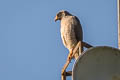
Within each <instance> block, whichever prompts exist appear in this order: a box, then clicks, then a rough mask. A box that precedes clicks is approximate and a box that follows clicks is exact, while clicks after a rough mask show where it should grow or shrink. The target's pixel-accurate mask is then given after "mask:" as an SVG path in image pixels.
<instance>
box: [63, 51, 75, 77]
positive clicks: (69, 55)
mask: <svg viewBox="0 0 120 80" xmlns="http://www.w3.org/2000/svg"><path fill="white" fill-rule="evenodd" d="M72 55H73V49H72V50H71V51H70V52H69V54H68V57H67V61H66V63H65V65H64V67H63V69H62V72H61V74H62V75H64V74H65V70H66V68H67V67H68V65H69V63H70V61H71V59H72V57H73V56H72Z"/></svg>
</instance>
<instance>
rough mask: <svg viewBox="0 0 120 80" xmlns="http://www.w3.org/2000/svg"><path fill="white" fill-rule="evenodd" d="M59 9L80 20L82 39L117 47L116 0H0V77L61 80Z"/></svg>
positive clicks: (62, 51) (63, 52)
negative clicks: (56, 19) (57, 18)
mask: <svg viewBox="0 0 120 80" xmlns="http://www.w3.org/2000/svg"><path fill="white" fill-rule="evenodd" d="M59 10H68V11H69V12H70V13H72V14H74V15H76V16H77V17H78V18H79V19H80V21H81V24H82V28H83V31H84V41H86V42H88V43H90V44H91V45H93V46H102V45H107V46H112V47H117V0H0V80H61V78H60V74H61V73H60V72H61V68H62V66H63V64H64V63H65V60H66V57H67V53H68V50H67V49H66V48H65V47H64V46H63V44H62V41H61V37H60V22H59V21H58V22H57V23H55V22H54V17H55V15H56V13H57V12H58V11H59ZM71 67H72V65H71ZM69 79H70V78H69Z"/></svg>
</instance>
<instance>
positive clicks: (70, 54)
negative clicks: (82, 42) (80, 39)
mask: <svg viewBox="0 0 120 80" xmlns="http://www.w3.org/2000/svg"><path fill="white" fill-rule="evenodd" d="M72 55H73V49H71V50H70V52H69V54H68V58H67V60H68V61H71V59H72V58H73V56H72Z"/></svg>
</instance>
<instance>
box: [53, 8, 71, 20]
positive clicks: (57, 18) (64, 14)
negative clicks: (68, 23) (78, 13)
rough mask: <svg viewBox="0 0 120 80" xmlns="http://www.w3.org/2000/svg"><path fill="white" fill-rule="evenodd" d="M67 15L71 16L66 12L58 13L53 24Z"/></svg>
mask: <svg viewBox="0 0 120 80" xmlns="http://www.w3.org/2000/svg"><path fill="white" fill-rule="evenodd" d="M68 15H71V14H70V13H69V12H68V11H64V10H62V11H60V12H58V13H57V15H56V17H55V22H56V21H57V20H61V19H62V18H63V17H65V16H68Z"/></svg>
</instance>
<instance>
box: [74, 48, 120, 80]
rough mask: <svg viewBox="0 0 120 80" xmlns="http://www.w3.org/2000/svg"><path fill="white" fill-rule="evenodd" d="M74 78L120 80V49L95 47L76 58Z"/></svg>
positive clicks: (78, 79) (82, 79) (80, 79)
mask: <svg viewBox="0 0 120 80" xmlns="http://www.w3.org/2000/svg"><path fill="white" fill-rule="evenodd" d="M72 74H73V75H72V80H120V50H118V49H116V48H112V47H107V46H101V47H93V48H90V49H88V50H86V51H85V52H83V53H82V55H81V56H79V58H78V59H77V60H76V62H75V64H74V67H73V71H72Z"/></svg>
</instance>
